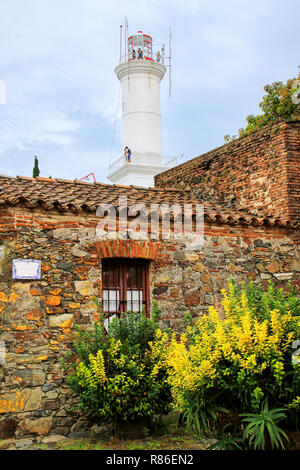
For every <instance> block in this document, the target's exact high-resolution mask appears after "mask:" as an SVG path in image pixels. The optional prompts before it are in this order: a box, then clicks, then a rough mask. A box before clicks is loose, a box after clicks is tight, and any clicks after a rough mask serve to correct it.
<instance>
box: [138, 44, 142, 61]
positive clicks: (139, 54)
mask: <svg viewBox="0 0 300 470" xmlns="http://www.w3.org/2000/svg"><path fill="white" fill-rule="evenodd" d="M137 52H138V59H142V58H143V51H142V50H141V48H140V47H139V48H138V51H137Z"/></svg>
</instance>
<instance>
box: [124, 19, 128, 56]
mask: <svg viewBox="0 0 300 470" xmlns="http://www.w3.org/2000/svg"><path fill="white" fill-rule="evenodd" d="M124 42H125V44H124V59H125V62H126V61H127V60H128V20H127V15H125V28H124Z"/></svg>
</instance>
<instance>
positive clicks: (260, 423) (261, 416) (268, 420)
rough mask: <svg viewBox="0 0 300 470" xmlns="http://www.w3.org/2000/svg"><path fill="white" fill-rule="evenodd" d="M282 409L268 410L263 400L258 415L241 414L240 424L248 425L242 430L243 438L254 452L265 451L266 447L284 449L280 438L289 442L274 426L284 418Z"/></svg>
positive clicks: (280, 430)
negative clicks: (242, 417) (247, 440)
mask: <svg viewBox="0 0 300 470" xmlns="http://www.w3.org/2000/svg"><path fill="white" fill-rule="evenodd" d="M284 411H285V409H284V408H273V409H270V410H269V406H268V400H265V401H264V403H263V405H262V408H261V411H260V413H242V414H241V415H240V416H244V419H242V422H245V423H248V424H247V426H246V428H245V430H244V438H245V439H249V444H250V446H251V447H253V448H254V449H255V450H256V449H259V450H265V449H266V448H267V447H269V446H271V448H272V449H274V447H277V448H279V447H281V448H282V449H284V448H285V447H284V443H283V440H282V438H284V439H285V440H287V441H289V439H288V436H287V435H286V433H285V432H284V431H283V430H282V429H281V428H280V427H279V426H278V425H277V424H276V423H278V422H279V421H282V420H284V419H285V418H286V415H285V413H284Z"/></svg>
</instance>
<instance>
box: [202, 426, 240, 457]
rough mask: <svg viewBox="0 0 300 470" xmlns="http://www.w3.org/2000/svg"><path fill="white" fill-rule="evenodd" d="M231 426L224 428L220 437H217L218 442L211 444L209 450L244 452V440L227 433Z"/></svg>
mask: <svg viewBox="0 0 300 470" xmlns="http://www.w3.org/2000/svg"><path fill="white" fill-rule="evenodd" d="M230 426H231V424H230V423H228V424H226V425H225V426H224V428H223V430H222V432H221V433H220V435H218V436H217V440H216V442H214V443H213V444H211V445H210V446H209V447H208V449H207V450H242V449H243V448H244V443H243V440H242V439H241V438H240V437H237V436H234V435H232V434H231V433H230V432H228V431H227V429H228V428H229V427H230Z"/></svg>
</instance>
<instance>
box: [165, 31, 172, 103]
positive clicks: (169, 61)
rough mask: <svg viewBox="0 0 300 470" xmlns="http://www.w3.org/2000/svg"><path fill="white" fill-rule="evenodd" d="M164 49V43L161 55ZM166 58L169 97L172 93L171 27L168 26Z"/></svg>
mask: <svg viewBox="0 0 300 470" xmlns="http://www.w3.org/2000/svg"><path fill="white" fill-rule="evenodd" d="M164 51H165V45H164V44H163V55H164ZM166 59H167V60H168V64H166V67H168V68H169V98H171V93H172V31H171V27H169V56H168V57H166Z"/></svg>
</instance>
